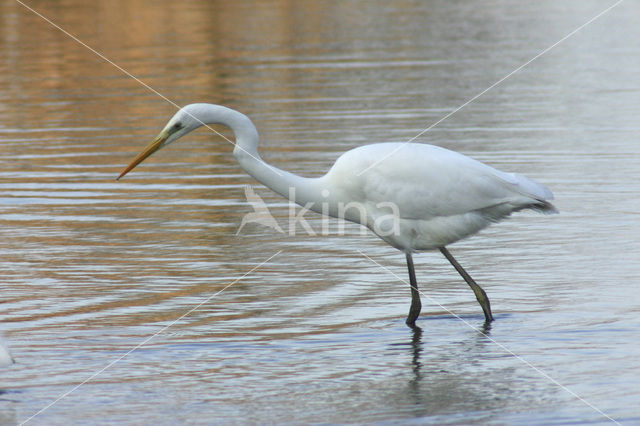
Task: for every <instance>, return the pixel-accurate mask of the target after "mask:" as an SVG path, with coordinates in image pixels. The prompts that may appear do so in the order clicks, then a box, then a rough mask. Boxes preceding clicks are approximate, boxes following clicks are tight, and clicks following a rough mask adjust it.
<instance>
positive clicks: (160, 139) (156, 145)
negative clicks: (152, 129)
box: [116, 130, 169, 180]
mask: <svg viewBox="0 0 640 426" xmlns="http://www.w3.org/2000/svg"><path fill="white" fill-rule="evenodd" d="M168 137H169V132H167V131H164V130H163V131H162V132H160V134H159V135H158V136H156V138H155V139H154V140H153V141H152V142H151V143H150V144H149V145H147V147H146V148H145V149H144V150H142V152H141V153H140V154H138V155H137V156H136V158H134V159H133V161H132V162H131V164H129V165H128V166H127V168H126V169H124V170H123V171H122V173H120V176H118V178H117V179H116V180H120V178H121V177H122V176H124V175H126V174H127V173H129V172H130V171H131V170H132V169H133V168H134V167H135V166H137V165H138V164H140V163H142V162H143V161H144V159H145V158H147V157H148V156H150V155H151V154H153V153H154V152H156V151H157V150H158V149H160V148H161V147H162V145H163V144H164V142H165V141H166V140H167V138H168Z"/></svg>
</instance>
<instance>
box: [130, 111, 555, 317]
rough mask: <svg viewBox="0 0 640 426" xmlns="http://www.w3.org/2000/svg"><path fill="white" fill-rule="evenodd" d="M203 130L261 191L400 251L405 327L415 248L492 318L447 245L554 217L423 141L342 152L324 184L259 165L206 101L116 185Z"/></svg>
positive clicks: (516, 186)
mask: <svg viewBox="0 0 640 426" xmlns="http://www.w3.org/2000/svg"><path fill="white" fill-rule="evenodd" d="M205 124H223V125H226V126H228V127H230V128H231V129H232V130H233V132H234V134H235V136H236V146H235V148H234V150H233V153H234V155H235V157H236V158H237V160H238V162H239V163H240V166H241V167H242V168H243V169H244V170H245V171H246V172H247V173H249V174H250V175H251V176H253V177H254V178H255V179H256V180H258V181H259V182H261V183H262V184H264V185H265V186H267V187H269V188H271V189H272V190H274V191H275V192H277V193H278V194H280V195H282V196H284V197H286V198H288V199H290V200H292V201H295V202H296V203H298V204H300V205H302V206H305V207H307V208H309V209H310V210H313V211H316V212H318V213H324V214H328V215H330V216H334V217H339V218H343V219H346V220H350V221H353V222H356V223H360V224H362V225H365V226H367V227H369V228H370V229H371V230H372V231H373V232H374V233H376V234H377V235H378V236H379V237H380V238H382V239H383V240H384V241H386V242H387V243H389V244H391V245H392V246H393V247H395V248H397V249H399V250H402V251H404V252H405V254H406V258H407V265H408V268H409V278H410V281H411V295H412V299H411V308H410V311H409V316H408V317H407V321H406V322H407V324H408V325H409V326H410V327H413V328H417V327H416V326H415V320H416V318H417V317H418V315H419V313H420V309H421V304H420V295H419V292H418V287H417V286H418V284H417V281H416V279H415V271H414V267H413V259H412V257H411V254H412V253H413V252H414V251H418V250H430V249H438V250H440V252H441V253H442V254H443V255H444V256H445V257H446V258H447V259H448V260H449V261H450V262H451V264H452V265H453V266H454V267H455V268H456V270H457V271H458V272H459V273H460V275H461V276H462V277H463V278H464V279H465V281H466V282H467V284H469V286H470V287H471V288H472V289H473V291H474V293H475V295H476V298H477V299H478V302H479V303H480V305H481V306H482V309H483V311H484V315H485V320H486V321H492V320H493V316H492V314H491V306H490V303H489V299H488V298H487V295H486V293H485V292H484V290H482V288H480V286H478V284H476V283H475V281H473V279H472V278H471V276H469V274H468V273H467V272H466V271H465V270H464V269H463V268H462V267H461V266H460V264H458V262H457V261H456V260H455V259H454V258H453V256H452V255H451V253H449V251H448V250H447V249H446V248H445V246H446V245H448V244H451V243H453V242H455V241H458V240H460V239H462V238H465V237H467V236H469V235H472V234H474V233H476V232H478V231H479V230H481V229H483V228H485V227H486V226H488V225H489V224H491V223H492V222H496V221H499V220H500V219H503V218H504V217H506V216H509V215H510V214H511V213H512V212H515V211H518V210H522V209H527V208H529V209H533V210H537V211H540V212H544V213H553V212H555V211H556V210H555V208H554V207H553V205H552V204H551V203H550V202H549V201H550V200H552V199H553V194H552V193H551V191H549V190H548V189H547V188H546V187H544V186H542V185H540V184H538V183H536V182H534V181H532V180H530V179H528V178H526V177H524V176H521V175H518V174H514V173H505V172H502V171H499V170H496V169H494V168H493V167H490V166H487V165H486V164H483V163H481V162H479V161H476V160H474V159H472V158H469V157H467V156H464V155H462V154H458V153H456V152H453V151H449V150H447V149H444V148H440V147H437V146H432V145H425V144H416V143H404V144H401V143H382V144H374V145H366V146H362V147H359V148H355V149H352V150H351V151H348V152H346V153H344V154H343V155H342V156H340V158H338V160H337V161H336V162H335V164H334V165H333V167H332V168H331V169H330V170H329V171H328V172H327V174H325V175H324V176H322V177H319V178H304V177H301V176H297V175H294V174H292V173H289V172H286V171H284V170H280V169H278V168H276V167H273V166H271V165H269V164H267V163H266V162H264V161H263V160H262V159H261V158H260V154H259V153H258V131H257V130H256V128H255V126H254V125H253V123H252V122H251V120H250V119H249V118H248V117H247V116H246V115H244V114H242V113H240V112H238V111H235V110H232V109H230V108H226V107H223V106H220V105H212V104H191V105H187V106H185V107H184V108H182V109H180V111H178V112H177V113H176V114H175V115H174V116H173V117H172V118H171V120H169V122H168V123H167V125H166V126H165V127H164V129H163V130H162V131H161V132H160V134H159V135H158V136H157V137H156V139H154V140H153V141H152V142H151V143H150V144H149V145H148V146H147V147H146V148H145V149H144V150H143V151H142V152H141V153H140V154H139V155H138V156H137V157H136V158H135V159H134V160H133V161H132V162H131V163H130V164H129V166H127V167H126V168H125V170H124V171H123V172H122V173H121V174H120V176H119V177H118V179H120V178H121V177H122V176H124V175H125V174H126V173H128V172H129V171H130V170H132V169H133V168H134V167H135V166H136V165H138V164H139V163H141V162H142V161H143V160H144V159H145V158H147V157H149V156H150V155H151V154H153V153H154V152H156V151H157V150H159V149H160V148H162V147H164V146H166V145H168V144H170V143H172V142H174V141H176V140H178V139H179V138H181V137H182V136H184V135H186V134H187V133H189V132H191V131H193V130H195V129H197V128H198V127H200V126H202V125H205Z"/></svg>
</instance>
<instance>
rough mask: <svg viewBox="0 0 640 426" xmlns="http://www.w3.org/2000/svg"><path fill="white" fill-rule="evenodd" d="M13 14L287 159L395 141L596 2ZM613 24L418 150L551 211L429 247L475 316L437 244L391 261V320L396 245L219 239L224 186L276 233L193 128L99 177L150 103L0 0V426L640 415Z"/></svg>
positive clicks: (632, 38)
mask: <svg viewBox="0 0 640 426" xmlns="http://www.w3.org/2000/svg"><path fill="white" fill-rule="evenodd" d="M32 3H33V6H34V7H35V8H36V9H37V10H38V11H39V12H41V13H42V14H44V15H45V16H46V17H48V18H50V19H51V20H52V21H54V22H55V23H56V24H58V25H60V26H61V27H63V28H64V29H66V30H67V31H69V32H70V33H72V34H73V35H75V36H76V37H78V38H79V39H80V40H82V41H83V42H85V43H87V44H88V45H89V46H91V47H93V48H95V49H96V50H97V51H99V52H101V53H102V54H104V55H105V56H106V57H108V58H109V59H110V60H112V61H113V62H115V63H116V64H118V65H120V66H121V67H123V68H124V69H126V70H127V71H129V72H130V73H132V74H133V75H135V76H137V77H138V78H140V79H141V80H143V81H144V82H146V83H147V84H149V85H150V86H152V87H153V88H154V89H156V90H157V91H158V92H160V93H162V94H163V95H164V96H166V97H167V98H169V99H171V100H173V101H175V102H176V103H178V104H180V105H184V104H187V103H191V102H194V101H207V102H214V103H221V104H225V105H228V106H231V107H233V108H236V109H238V110H241V111H243V112H245V113H246V114H248V115H249V116H251V117H252V119H253V120H254V122H255V123H256V125H257V127H258V129H259V130H260V132H261V137H262V144H261V149H262V152H263V157H264V158H265V159H266V160H267V161H270V162H272V163H274V164H276V165H278V166H279V167H282V168H284V169H287V170H291V171H293V172H296V173H299V174H302V175H306V176H318V175H320V174H322V173H323V172H324V171H326V170H327V169H328V168H329V167H330V165H331V164H332V163H333V161H334V160H335V159H336V158H337V157H338V156H339V154H340V153H342V152H344V151H345V150H348V149H350V148H354V147H357V146H360V145H363V144H366V143H373V142H383V141H406V140H408V139H410V138H413V137H414V136H416V135H417V134H418V133H420V132H421V131H422V130H423V129H425V128H427V127H429V126H430V125H432V124H433V123H434V122H436V121H438V120H440V119H441V118H442V117H444V116H445V115H446V114H448V113H450V112H451V111H453V110H454V109H456V108H457V107H459V106H461V105H463V104H464V103H465V102H467V101H468V100H469V99H471V98H473V97H474V96H476V95H477V94H479V93H481V92H482V91H483V90H485V89H486V88H488V87H489V86H491V85H492V84H494V83H495V82H496V81H498V80H500V79H501V78H502V77H504V76H506V75H507V74H509V73H510V72H512V71H513V70H515V69H516V68H518V67H519V66H521V65H522V64H524V63H525V62H527V61H529V60H530V59H531V58H533V57H535V56H536V55H538V54H539V53H540V52H542V51H543V50H544V49H546V48H547V47H549V46H551V45H552V44H554V43H556V42H557V41H559V40H560V39H562V38H563V37H564V36H566V35H567V34H569V33H570V32H571V31H573V30H574V29H576V28H578V27H579V26H580V25H582V24H584V23H585V22H587V21H589V20H590V19H591V18H593V17H595V16H596V15H598V14H599V13H600V12H602V11H604V10H605V9H606V8H607V7H609V6H611V5H613V4H614V2H613V1H599V0H598V1H595V0H589V1H563V2H557V1H550V0H549V1H541V2H526V3H524V2H507V1H492V2H479V1H476V2H462V1H445V0H441V1H432V2H417V1H384V2H382V1H381V2H378V1H375V2H369V1H348V2H343V1H328V2H298V1H268V2H262V1H255V2H251V1H243V2H224V1H219V2H208V3H205V2H179V1H167V2H161V3H160V2H150V1H149V2H145V1H119V0H117V1H116V0H114V1H103V2H82V1H80V0H66V1H62V2H58V1H52V0H51V1H39V2H32ZM28 4H31V3H28ZM639 17H640V8H639V6H638V3H637V2H633V1H631V0H628V1H624V2H622V3H620V4H619V5H617V6H616V7H615V8H613V9H612V10H611V11H609V12H607V13H605V14H604V15H603V16H601V17H600V18H598V19H597V20H595V21H594V22H593V23H591V24H589V25H587V26H586V27H584V28H583V29H581V30H580V31H579V32H577V33H576V34H574V35H572V36H571V37H569V38H568V39H567V40H565V41H563V42H562V43H560V44H559V45H557V46H556V47H554V48H553V49H552V50H550V51H549V52H547V53H546V54H544V55H542V56H541V57H539V58H538V59H536V60H535V61H533V62H532V63H530V64H529V65H527V66H526V67H525V68H523V69H522V70H521V71H519V72H517V73H516V74H514V75H512V76H511V77H509V78H508V79H506V80H505V81H503V82H502V83H500V84H499V85H497V86H496V87H494V88H493V89H491V90H490V91H488V92H487V93H485V94H483V95H482V96H480V97H479V98H478V99H476V100H475V101H474V102H472V103H470V104H469V105H467V106H466V107H464V108H463V109H461V110H460V111H458V112H456V113H455V114H453V115H452V116H451V117H449V118H447V119H446V120H444V121H442V122H441V123H440V124H438V125H437V126H435V127H434V128H432V129H431V130H429V131H428V132H427V133H425V134H424V135H422V136H421V137H419V138H418V139H417V141H419V142H424V143H432V144H436V145H440V146H443V147H446V148H450V149H454V150H457V151H460V152H463V153H465V154H468V155H471V156H472V157H475V158H477V159H479V160H482V161H485V162H487V163H489V164H491V165H493V166H495V167H497V168H500V169H503V170H507V171H518V172H520V173H523V174H525V175H527V176H529V177H531V178H534V179H536V180H538V181H540V182H541V183H544V184H546V185H547V186H549V187H550V188H551V189H552V190H553V191H554V193H555V195H556V199H557V200H556V205H557V207H558V209H559V210H560V212H561V214H560V215H555V216H542V215H537V214H535V213H520V214H517V215H515V216H514V217H513V218H512V219H510V220H508V221H506V222H503V223H500V224H498V225H495V226H493V227H491V228H490V229H488V230H486V231H484V232H482V233H481V234H480V235H477V236H475V237H473V238H471V239H468V240H465V241H462V242H459V243H457V244H455V245H452V246H451V247H450V250H451V251H452V253H453V254H454V255H455V256H456V257H457V258H458V260H459V261H460V262H461V263H462V264H463V265H464V266H465V267H466V268H467V269H468V270H469V272H470V273H471V274H472V275H473V276H474V277H475V278H476V280H477V281H478V282H479V283H480V284H481V285H482V286H483V287H484V288H485V290H486V291H487V293H488V294H489V297H490V298H491V301H492V306H493V310H494V314H495V317H496V321H495V322H494V323H493V324H492V326H491V328H490V329H489V330H487V331H486V334H485V333H483V332H482V323H483V317H482V311H481V310H480V307H479V306H478V304H477V302H476V301H475V300H474V297H473V293H472V292H471V291H470V290H469V288H468V287H467V286H466V284H465V283H464V282H463V281H462V280H461V279H460V278H459V277H458V275H457V274H456V272H455V270H454V269H453V268H452V267H451V266H450V265H449V264H448V263H447V261H446V260H445V259H444V258H443V257H442V256H441V255H440V254H439V253H424V254H421V255H418V256H416V257H415V261H416V266H417V273H418V280H419V283H420V287H421V289H422V290H423V291H424V292H425V293H426V294H427V295H428V296H429V297H423V314H422V316H421V318H420V319H419V325H420V326H421V327H422V328H423V333H422V335H414V334H413V333H412V332H411V331H410V330H409V329H408V328H407V327H406V326H405V325H404V317H405V315H406V314H407V311H408V306H409V300H410V298H409V289H408V286H407V285H406V283H404V282H403V280H406V270H405V264H404V256H403V255H402V254H401V253H399V252H397V251H395V250H394V249H392V248H390V247H388V246H386V245H385V244H384V243H382V242H381V241H379V240H377V239H376V238H375V237H373V236H372V235H370V234H366V235H360V230H359V228H358V227H356V226H353V225H350V226H347V228H346V230H347V232H346V234H347V235H344V236H341V235H337V234H338V232H337V230H338V229H339V224H338V222H336V221H333V220H332V221H331V222H329V230H330V232H329V234H330V235H316V236H308V235H306V234H305V232H304V230H303V229H302V228H298V229H297V232H296V233H295V235H289V234H288V233H287V234H280V233H278V232H277V231H274V230H272V229H269V228H266V227H261V226H259V225H256V224H249V225H246V226H245V227H244V228H243V229H242V232H241V233H240V234H239V235H236V232H237V230H238V227H239V225H240V222H241V220H242V217H243V216H244V215H245V214H246V213H249V212H251V211H252V208H251V206H250V205H248V204H247V202H246V199H245V194H244V187H245V186H246V185H254V188H255V191H256V193H258V194H259V195H260V196H261V197H262V198H263V199H264V200H265V201H266V202H267V204H268V205H269V208H270V209H271V211H272V212H273V213H274V215H275V216H276V218H277V219H278V220H279V223H280V225H281V226H282V227H283V228H285V230H287V231H289V228H288V223H287V220H288V214H289V211H288V205H287V204H286V203H285V202H284V201H283V200H282V199H280V198H278V197H277V196H275V195H272V194H271V193H270V192H269V190H267V189H266V188H264V187H262V186H260V185H258V184H256V183H255V182H254V181H253V180H252V179H251V178H249V177H248V176H247V175H246V174H245V173H244V172H243V171H242V170H241V169H240V168H239V167H238V166H237V164H236V162H235V160H234V158H233V156H232V155H231V150H232V146H231V145H230V144H229V142H227V141H225V140H224V139H223V138H221V137H220V136H216V135H214V134H212V133H211V132H208V131H206V130H200V131H199V132H197V133H195V134H193V135H190V136H189V137H188V138H187V139H185V140H184V141H181V142H179V143H177V144H175V145H173V146H171V147H169V148H166V149H165V150H163V151H161V152H159V153H157V154H156V155H154V157H152V158H151V159H149V160H147V161H146V162H145V163H144V164H143V165H141V166H139V167H138V168H137V169H136V170H134V171H133V172H131V173H130V174H129V175H128V176H127V177H126V178H125V179H123V180H122V181H120V182H116V181H115V177H116V176H117V175H118V174H119V172H120V171H121V170H122V168H123V167H124V166H125V165H126V164H127V163H128V162H129V161H130V160H131V159H132V158H133V156H134V155H135V154H136V153H137V152H138V151H139V150H140V149H142V147H143V146H144V145H146V143H147V142H148V141H149V140H151V138H152V137H153V136H155V134H156V133H157V132H158V131H159V130H160V129H161V128H162V126H164V124H165V122H166V120H168V118H169V117H170V116H171V115H172V114H173V113H174V111H175V108H174V107H173V106H171V105H170V104H168V103H167V102H166V101H165V100H163V99H162V98H160V97H159V96H158V95H156V94H154V93H152V92H151V91H149V90H148V89H146V88H144V87H143V86H142V85H141V84H140V83H138V82H136V81H134V80H133V79H132V78H130V77H128V76H127V75H125V74H123V73H122V72H121V71H119V70H118V69H117V68H115V67H114V66H113V65H111V64H109V63H107V62H105V61H104V60H102V59H100V58H98V57H97V56H96V55H95V54H94V53H92V52H91V51H89V50H87V49H86V48H85V47H83V46H81V45H80V44H78V43H77V42H75V41H73V40H72V39H70V38H69V37H68V36H67V35H65V34H63V33H61V32H60V31H59V30H57V29H55V28H53V27H52V26H51V25H50V24H48V23H47V22H45V21H44V20H42V19H41V18H40V17H38V16H36V15H34V14H33V13H32V12H30V11H29V10H27V9H26V8H25V7H23V6H21V5H20V4H19V3H17V2H15V1H13V0H1V1H0V166H1V167H0V280H1V282H0V285H1V292H0V330H1V331H2V332H3V333H4V335H5V340H6V341H7V342H8V344H9V346H10V347H11V350H12V353H13V356H14V358H15V360H16V363H15V364H14V365H12V366H9V367H5V368H2V370H0V424H19V423H21V422H24V421H26V420H28V419H30V418H31V417H32V416H33V415H35V414H36V413H38V412H39V411H40V410H42V409H43V408H45V407H48V406H49V405H50V404H52V403H53V402H54V401H56V400H57V399H58V398H61V397H62V398H61V399H59V401H57V402H56V403H55V404H53V405H51V406H50V407H49V408H47V409H46V410H45V411H43V412H41V413H40V414H38V415H37V416H36V417H34V418H32V419H31V420H30V423H29V424H46V425H52V424H54V425H55V424H60V425H62V424H64V425H67V424H87V423H91V424H107V423H116V422H117V423H125V424H141V423H146V424H181V423H189V424H212V423H230V424H244V423H294V424H298V423H313V422H316V423H350V422H355V423H368V422H376V421H377V422H382V423H402V422H407V423H415V424H425V423H427V424H429V423H431V424H487V423H488V424H577V423H578V424H582V423H592V424H600V423H602V424H606V423H609V422H611V420H609V419H608V418H607V416H608V417H610V418H613V419H615V420H617V421H619V422H620V423H622V424H639V423H640V408H638V407H640V365H639V364H640V361H639V360H640V343H639V342H640V264H639V261H640V214H639V212H640V199H639V197H638V194H639V193H640V179H639V178H638V176H639V175H640V124H639V120H640V26H638V24H637V23H638V18H639ZM218 130H220V131H222V132H223V134H225V135H226V136H227V137H230V136H231V135H230V134H229V132H228V131H226V130H225V129H218ZM306 217H307V218H308V220H309V223H310V224H311V226H312V227H313V228H314V229H315V230H316V231H317V232H318V233H320V231H321V230H322V226H323V222H322V219H321V218H320V217H318V216H313V215H311V214H308V215H306ZM361 252H362V253H364V254H365V255H366V256H369V257H370V258H371V259H373V260H374V261H375V262H377V263H379V264H380V265H382V266H383V267H384V268H382V267H380V266H378V265H376V263H374V262H372V261H371V260H369V259H367V258H366V257H365V256H364V255H363V254H362V253H361ZM276 253H279V254H277V255H276V256H275V257H273V258H271V259H270V257H271V256H273V255H274V254H276ZM268 259H270V260H269V261H268V262H267V263H265V264H264V265H261V266H259V267H258V268H257V269H255V270H253V268H255V267H256V266H258V265H260V264H261V263H262V262H264V261H266V260H268ZM385 268H387V269H385ZM245 275H246V276H245ZM239 278H241V279H239ZM238 279H239V280H238ZM229 284H232V285H231V286H230V287H228V288H226V289H224V288H225V287H226V286H228V285H229ZM223 289H224V291H222V292H221V293H219V294H217V292H220V291H221V290H223ZM203 302H204V303H203ZM200 304H202V305H201V306H200V307H198V306H199V305H200ZM196 307H198V308H197V309H195V310H193V309H194V308H196ZM191 310H193V311H191ZM190 311H191V312H190ZM185 314H187V315H186V316H184V317H183V315H185ZM454 314H455V315H454ZM456 316H459V317H456ZM176 320H177V321H176ZM158 332H160V333H159V334H157V335H155V334H156V333H158ZM154 335H155V337H153V338H152V339H151V340H148V341H147V339H148V338H149V337H151V336H154ZM143 342H144V344H143V345H142V346H140V347H139V348H137V349H135V350H134V351H132V352H130V353H128V352H129V351H131V350H132V349H134V348H136V347H137V346H138V345H140V344H142V343H143ZM124 355H126V356H124ZM106 367H108V368H107V369H106V370H104V371H102V370H103V369H105V368H106ZM101 371H102V372H101ZM99 372H101V373H100V374H98V375H95V374H96V373H99ZM94 375H95V376H94ZM90 378H91V380H89V381H87V382H86V383H84V384H82V383H83V382H85V381H86V380H87V379H90ZM80 384H82V385H81V386H80V387H78V388H76V387H77V386H78V385H80ZM72 390H73V392H71V393H69V392H70V391H72ZM598 410H600V411H598Z"/></svg>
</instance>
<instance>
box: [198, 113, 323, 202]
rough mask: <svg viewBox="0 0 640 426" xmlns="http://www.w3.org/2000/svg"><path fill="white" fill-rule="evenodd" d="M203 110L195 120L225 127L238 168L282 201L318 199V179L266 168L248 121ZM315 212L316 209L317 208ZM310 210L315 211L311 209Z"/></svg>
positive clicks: (255, 136)
mask: <svg viewBox="0 0 640 426" xmlns="http://www.w3.org/2000/svg"><path fill="white" fill-rule="evenodd" d="M211 107H213V108H207V112H208V113H209V114H206V115H208V116H205V117H202V116H201V117H198V118H200V119H201V120H202V121H203V122H204V123H206V124H222V125H225V126H228V127H229V128H231V130H232V131H233V133H234V135H235V137H236V145H235V148H234V149H233V155H234V156H235V157H236V159H237V160H238V163H239V164H240V167H242V168H243V169H244V170H245V171H246V172H247V173H249V174H250V175H251V176H252V177H253V178H255V179H256V180H257V181H258V182H260V183H262V184H263V185H265V186H266V187H268V188H270V189H272V190H273V191H275V192H277V193H278V194H280V195H282V196H283V197H285V198H287V199H289V200H291V201H294V202H296V203H297V204H300V205H306V204H307V203H309V202H316V201H317V200H320V199H321V193H322V190H323V189H324V186H323V185H322V182H321V179H313V178H304V177H302V176H297V175H294V174H293V173H289V172H287V171H284V170H282V169H279V168H277V167H274V166H271V165H269V164H267V163H266V162H265V161H264V160H263V159H262V158H261V157H260V154H259V153H258V142H259V137H258V131H257V130H256V127H255V126H254V125H253V123H252V122H251V120H250V119H249V117H247V116H246V115H244V114H242V113H240V112H238V111H235V110H233V109H230V108H226V107H223V106H219V105H215V106H214V105H211ZM317 208H318V209H319V206H318V207H317ZM311 209H312V210H316V206H315V205H314V206H313V207H312V208H311Z"/></svg>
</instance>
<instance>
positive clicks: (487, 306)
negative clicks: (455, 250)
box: [440, 247, 493, 322]
mask: <svg viewBox="0 0 640 426" xmlns="http://www.w3.org/2000/svg"><path fill="white" fill-rule="evenodd" d="M440 253H442V254H443V255H444V257H446V258H447V260H448V261H449V262H451V264H452V265H453V267H454V268H456V271H458V273H459V274H460V275H461V276H462V278H464V280H465V281H466V282H467V284H469V287H471V290H473V292H474V293H475V294H476V299H478V303H480V306H482V310H483V311H484V319H485V321H486V322H491V321H493V315H491V303H489V298H488V297H487V293H485V292H484V290H483V289H482V287H480V286H479V285H478V284H476V282H475V281H474V280H473V278H471V275H469V274H468V273H467V271H465V270H464V268H463V267H462V266H460V264H459V263H458V261H457V260H456V259H455V258H454V257H453V256H452V255H451V253H449V250H447V249H446V248H445V247H440Z"/></svg>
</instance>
